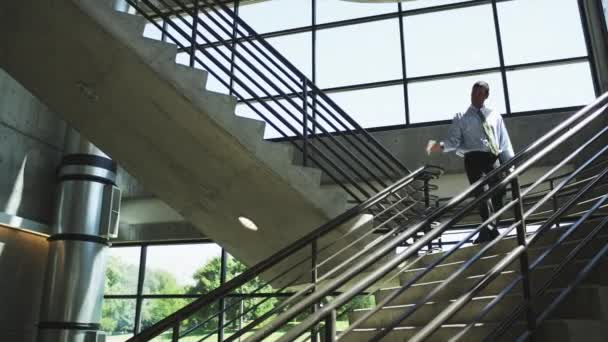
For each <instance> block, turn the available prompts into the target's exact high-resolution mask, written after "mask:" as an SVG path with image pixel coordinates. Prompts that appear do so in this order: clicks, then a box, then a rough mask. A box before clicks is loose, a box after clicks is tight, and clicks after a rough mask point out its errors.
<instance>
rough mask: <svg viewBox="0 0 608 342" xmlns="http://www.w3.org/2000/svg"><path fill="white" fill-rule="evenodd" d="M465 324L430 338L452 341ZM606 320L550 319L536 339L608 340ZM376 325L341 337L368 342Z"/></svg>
mask: <svg viewBox="0 0 608 342" xmlns="http://www.w3.org/2000/svg"><path fill="white" fill-rule="evenodd" d="M463 326H464V325H445V326H443V327H441V328H440V329H438V330H437V331H436V332H435V333H434V334H433V335H431V336H430V337H429V338H428V339H427V340H426V341H430V342H444V341H449V340H450V339H451V338H452V337H453V336H454V335H455V334H457V333H459V332H460V331H461V330H462V328H463ZM496 326H497V325H496V324H481V325H478V326H475V327H474V328H473V329H471V330H470V331H469V332H468V333H467V334H466V335H465V336H463V338H462V339H461V340H462V341H467V342H475V341H482V340H483V339H484V338H485V337H486V336H487V335H489V334H490V333H491V332H492V331H493V330H494V329H495V328H496ZM419 329H420V327H399V328H398V329H396V330H395V331H393V332H391V333H389V334H388V335H387V336H386V337H385V338H384V339H382V341H383V342H403V341H406V340H409V339H410V338H412V337H413V336H414V335H415V334H416V333H417V332H418V331H419ZM606 330H608V329H606V321H599V320H548V321H546V322H544V323H543V324H542V325H541V326H540V327H539V329H538V330H537V333H536V335H535V336H536V339H535V340H536V341H542V342H579V341H593V342H596V341H597V342H600V341H606V336H608V334H607V331H606ZM523 331H524V326H523V324H517V325H514V326H513V327H511V328H510V329H509V330H508V331H507V332H506V333H505V335H503V336H502V337H500V338H499V339H497V340H496V341H515V340H516V339H517V337H519V335H520V334H521V333H522V332H523ZM376 332H377V330H376V329H361V330H355V331H353V332H351V333H349V334H347V335H346V336H344V338H342V339H340V341H347V342H364V341H369V340H370V339H371V338H372V337H373V336H374V335H375V334H376Z"/></svg>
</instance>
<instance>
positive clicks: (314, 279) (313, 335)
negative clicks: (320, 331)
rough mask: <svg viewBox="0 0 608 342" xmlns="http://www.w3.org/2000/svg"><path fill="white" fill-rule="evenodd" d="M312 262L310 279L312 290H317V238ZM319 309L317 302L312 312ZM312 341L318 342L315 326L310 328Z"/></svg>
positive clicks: (312, 247) (312, 244)
mask: <svg viewBox="0 0 608 342" xmlns="http://www.w3.org/2000/svg"><path fill="white" fill-rule="evenodd" d="M310 252H311V258H310V260H311V264H312V272H311V274H310V281H311V283H312V284H313V287H312V291H313V292H314V291H316V290H317V279H318V276H319V275H318V273H317V240H316V239H315V240H314V241H313V242H312V243H311V251H310ZM317 310H319V305H318V304H317V303H315V304H313V306H312V310H311V311H312V313H313V314H314V313H315V312H317ZM310 341H311V342H317V332H316V331H315V327H313V328H312V329H310Z"/></svg>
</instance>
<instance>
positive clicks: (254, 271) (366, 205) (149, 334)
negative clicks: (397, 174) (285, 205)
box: [128, 167, 425, 341]
mask: <svg viewBox="0 0 608 342" xmlns="http://www.w3.org/2000/svg"><path fill="white" fill-rule="evenodd" d="M424 173H425V167H420V168H418V169H416V170H414V171H413V172H412V173H410V174H409V175H407V176H405V177H403V178H402V179H401V180H399V181H397V182H396V183H394V184H392V185H391V186H389V187H387V188H385V189H383V190H382V191H380V192H379V193H377V194H375V195H374V196H372V197H371V198H369V199H367V200H366V201H365V202H363V203H361V204H359V205H357V206H355V207H353V208H351V209H349V210H348V211H346V212H344V213H343V214H340V215H338V216H337V217H335V218H333V219H331V220H330V221H329V222H327V223H325V224H324V225H322V226H321V227H319V228H317V229H315V230H314V231H312V232H310V233H308V234H306V235H305V236H304V237H302V238H300V239H298V240H297V241H295V242H293V243H291V244H289V245H288V246H286V247H284V248H283V249H281V250H280V251H278V252H276V253H274V254H273V255H271V256H270V257H268V258H266V259H265V260H263V261H261V262H259V263H258V264H256V265H254V266H252V267H250V268H248V269H247V270H246V271H244V272H243V273H241V274H240V275H238V276H236V277H235V278H233V279H231V280H230V281H228V282H226V283H225V284H224V285H222V286H221V287H219V288H217V289H215V290H213V291H211V292H209V293H207V294H205V295H203V296H201V297H200V298H198V299H197V300H195V301H194V302H192V303H190V304H188V305H187V306H185V307H183V308H181V309H180V310H178V311H176V312H174V313H173V314H171V315H169V316H167V317H165V318H164V319H162V320H161V321H159V322H157V323H156V324H154V325H152V326H150V327H148V328H147V329H146V330H144V331H142V332H141V333H140V334H138V335H136V336H134V337H132V338H131V339H129V340H128V341H147V340H149V339H151V338H153V337H155V336H158V335H159V334H161V333H162V332H164V331H166V330H167V329H170V328H171V327H172V326H174V324H175V322H179V321H181V320H183V319H185V318H187V317H189V316H191V315H192V314H195V313H196V312H197V311H199V310H200V309H201V308H203V307H205V306H207V305H211V304H212V303H214V302H216V301H217V300H218V299H219V298H222V297H225V296H227V295H229V294H230V293H231V292H233V291H234V290H236V289H238V288H239V287H241V286H242V285H244V284H246V283H247V282H249V281H251V280H253V279H254V278H255V277H257V276H258V275H259V274H262V273H264V272H265V271H267V270H269V269H270V268H271V267H273V266H275V265H277V264H278V263H280V262H281V261H283V260H284V259H285V258H286V257H288V256H290V255H292V254H294V253H296V252H298V251H299V250H301V249H302V248H304V247H306V246H308V245H310V244H311V243H313V242H314V241H316V240H317V239H319V238H320V237H323V236H325V235H326V234H328V233H329V232H331V231H333V230H334V229H336V228H337V227H339V226H340V225H342V224H344V223H346V222H348V221H349V220H351V219H353V218H354V217H357V216H358V215H360V214H362V213H365V212H366V211H367V210H368V209H370V208H372V207H374V206H375V205H377V204H378V203H381V202H382V200H384V199H385V198H386V197H388V196H391V195H392V194H394V193H395V192H398V191H400V190H401V189H403V187H405V186H406V185H408V184H409V183H410V182H411V181H413V180H415V179H416V177H418V176H420V175H422V174H424Z"/></svg>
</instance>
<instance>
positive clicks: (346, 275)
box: [247, 92, 608, 341]
mask: <svg viewBox="0 0 608 342" xmlns="http://www.w3.org/2000/svg"><path fill="white" fill-rule="evenodd" d="M607 104H608V92H607V93H605V94H603V95H602V96H600V97H599V98H597V99H596V100H595V101H594V102H592V103H591V104H589V105H587V106H585V107H584V108H583V109H581V110H580V111H578V112H577V113H576V114H574V115H572V116H571V117H569V118H568V119H566V120H565V121H564V122H562V123H561V124H559V125H558V126H557V127H555V128H554V129H552V130H551V131H550V132H548V133H547V134H545V135H544V136H542V137H541V138H540V139H538V140H537V141H536V142H534V143H532V144H531V145H530V146H528V147H527V148H526V149H524V150H523V151H522V152H520V153H518V154H516V155H515V157H514V158H512V159H511V160H510V161H508V162H507V163H505V164H504V165H502V166H501V167H499V168H497V169H495V170H494V171H492V172H491V173H490V174H488V176H487V177H485V178H483V179H481V180H480V181H478V182H476V183H475V184H473V185H471V186H470V187H469V188H468V189H467V190H465V191H464V192H463V193H461V194H460V195H458V196H456V197H454V198H453V199H452V200H451V201H450V202H449V203H447V204H446V205H444V206H443V207H441V208H439V209H437V210H435V211H434V212H433V213H431V214H430V215H428V216H427V217H426V218H425V219H423V220H422V221H421V222H419V223H418V224H416V225H414V226H413V227H410V228H408V229H407V230H406V231H405V232H403V233H402V234H399V235H398V236H397V237H395V238H394V239H392V240H391V241H390V242H388V243H387V244H386V245H384V246H382V247H381V248H379V249H378V250H377V251H375V252H373V253H371V254H370V255H369V256H367V257H366V258H365V259H364V260H362V261H360V262H359V263H358V264H357V265H355V266H354V267H352V268H350V269H349V270H347V271H346V272H343V273H342V274H341V275H340V276H338V277H336V278H334V279H332V280H331V281H329V282H328V283H327V284H326V285H325V286H323V287H322V288H320V289H318V290H317V291H316V292H314V293H312V294H311V295H310V296H309V297H307V298H306V299H304V300H302V301H300V302H299V303H298V304H296V305H294V306H293V307H291V308H290V309H288V310H287V311H286V312H285V313H283V314H281V315H279V316H278V317H276V318H275V319H274V320H273V321H272V322H270V323H269V324H267V325H266V326H264V327H262V328H261V329H260V330H258V331H257V332H256V333H255V334H253V335H252V336H251V337H250V338H249V339H248V340H247V341H261V340H262V339H263V338H265V337H267V336H268V335H270V334H271V333H272V332H273V331H275V330H277V329H279V328H280V327H282V326H283V325H284V324H285V323H287V322H288V321H289V320H291V319H293V318H294V317H295V316H296V315H298V314H299V313H301V312H302V311H303V310H305V309H306V308H307V307H310V305H312V304H313V303H315V302H318V301H319V300H321V299H322V298H323V297H325V296H326V295H327V293H330V292H333V291H335V290H336V289H337V288H339V287H340V286H342V285H343V284H345V283H346V282H348V281H349V280H350V279H352V278H353V277H355V276H356V275H357V274H359V273H360V272H361V271H363V270H364V269H366V268H367V267H369V266H371V265H372V264H373V263H375V262H376V261H378V260H379V259H380V258H381V257H383V256H384V255H386V254H388V253H389V252H390V251H391V250H394V249H395V248H396V247H397V246H398V245H399V244H400V243H402V242H403V241H405V240H406V239H408V238H410V237H412V236H413V235H414V234H415V233H416V232H418V231H419V230H421V229H422V228H423V227H425V226H428V225H429V224H430V223H431V222H433V220H435V219H436V218H438V217H440V216H442V214H444V213H445V212H447V211H448V210H450V209H451V208H453V207H455V206H457V205H459V204H460V203H461V202H462V201H463V200H464V199H466V198H468V197H470V196H471V195H473V194H475V193H477V192H479V191H481V189H482V187H483V186H485V185H486V184H487V183H488V182H489V181H490V180H491V179H492V177H498V176H499V174H500V173H501V172H506V171H508V170H509V169H510V168H511V167H514V166H516V168H515V170H513V172H511V173H510V174H509V175H508V176H507V177H506V178H505V179H503V180H502V181H501V182H500V183H499V184H497V185H495V186H493V187H492V188H491V189H490V190H489V191H486V192H484V193H483V194H482V195H481V196H479V197H477V198H476V199H475V200H474V201H472V202H470V203H469V204H467V205H466V206H465V207H464V208H463V209H462V210H461V211H460V212H459V213H457V214H456V215H454V216H453V217H452V218H450V219H448V220H447V221H446V222H444V223H443V224H441V225H440V226H439V227H437V228H435V229H433V230H431V231H429V232H427V234H426V235H425V236H424V237H423V238H422V239H420V240H418V241H417V242H416V243H414V244H413V245H412V246H411V247H410V249H408V250H406V251H405V252H403V253H402V254H400V255H398V256H397V257H395V258H393V259H392V260H391V261H389V262H388V263H386V264H385V265H383V266H382V267H379V268H377V269H376V270H375V271H373V272H372V273H371V274H369V275H368V276H366V277H364V278H363V279H361V280H359V281H358V282H357V284H355V285H354V286H353V287H352V288H351V289H349V290H348V291H346V292H344V293H343V294H342V295H340V296H338V297H337V298H335V299H334V300H332V301H331V302H330V303H328V304H326V305H325V306H323V308H321V309H320V310H319V311H317V312H316V313H314V314H312V315H310V316H309V317H308V318H306V319H305V320H304V321H302V322H301V323H300V324H298V325H297V326H296V327H294V328H292V329H290V330H289V331H288V332H287V333H286V334H284V335H283V337H281V338H280V339H279V341H291V340H293V339H295V338H297V337H298V336H300V335H301V334H302V333H304V332H305V331H308V330H310V329H311V328H312V327H313V326H314V325H316V324H317V323H318V322H321V321H323V320H324V319H325V318H326V317H327V316H328V315H330V314H331V312H332V311H334V310H336V309H337V308H338V307H340V306H342V305H344V304H345V303H346V302H347V301H349V300H350V299H352V298H353V297H354V296H355V295H356V294H358V293H360V292H362V291H364V290H365V289H366V288H368V287H369V286H371V285H372V284H374V283H375V282H376V281H378V280H379V279H381V278H382V277H383V276H384V275H385V274H387V273H388V272H390V270H391V269H393V268H394V267H396V266H397V265H398V264H400V263H401V262H403V261H405V260H406V259H407V258H409V257H411V256H412V255H413V254H414V253H416V252H417V250H418V249H419V248H421V247H422V246H424V245H426V244H427V243H428V242H430V241H431V240H432V239H434V238H436V237H437V236H438V235H439V234H441V233H442V232H443V231H444V230H445V229H446V228H447V227H449V226H450V225H451V224H453V223H454V222H455V221H456V220H457V219H459V218H460V217H462V216H464V215H465V213H466V212H467V211H468V210H470V209H471V208H473V207H474V206H475V205H477V204H478V203H479V202H481V201H483V200H486V199H488V198H489V197H490V196H492V195H493V193H494V192H495V191H497V190H498V189H501V188H504V187H505V186H506V185H507V184H509V183H511V182H513V181H516V179H517V177H518V175H520V174H521V173H523V172H524V171H526V170H527V169H528V168H530V167H531V165H532V164H534V163H535V162H536V161H538V160H539V159H541V158H543V157H544V156H545V155H547V154H548V153H549V152H551V151H552V150H554V149H555V148H556V147H557V146H559V145H560V144H561V143H563V142H564V141H566V140H567V139H568V138H570V137H572V136H573V135H574V134H576V133H578V132H579V131H580V130H582V129H583V128H584V127H586V126H587V125H588V124H589V123H590V122H593V120H595V119H596V118H598V117H599V116H601V115H602V114H603V112H604V110H605V109H606V107H607V106H608V105H607ZM545 144H546V146H545ZM517 188H518V186H517ZM489 222H491V221H490V219H488V221H487V222H486V223H489Z"/></svg>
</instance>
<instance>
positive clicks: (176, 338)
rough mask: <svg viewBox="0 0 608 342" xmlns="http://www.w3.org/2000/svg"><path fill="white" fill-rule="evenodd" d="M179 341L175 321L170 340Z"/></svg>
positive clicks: (177, 325)
mask: <svg viewBox="0 0 608 342" xmlns="http://www.w3.org/2000/svg"><path fill="white" fill-rule="evenodd" d="M177 341H179V321H178V322H177V323H175V325H174V326H173V329H172V333H171V342H177Z"/></svg>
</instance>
